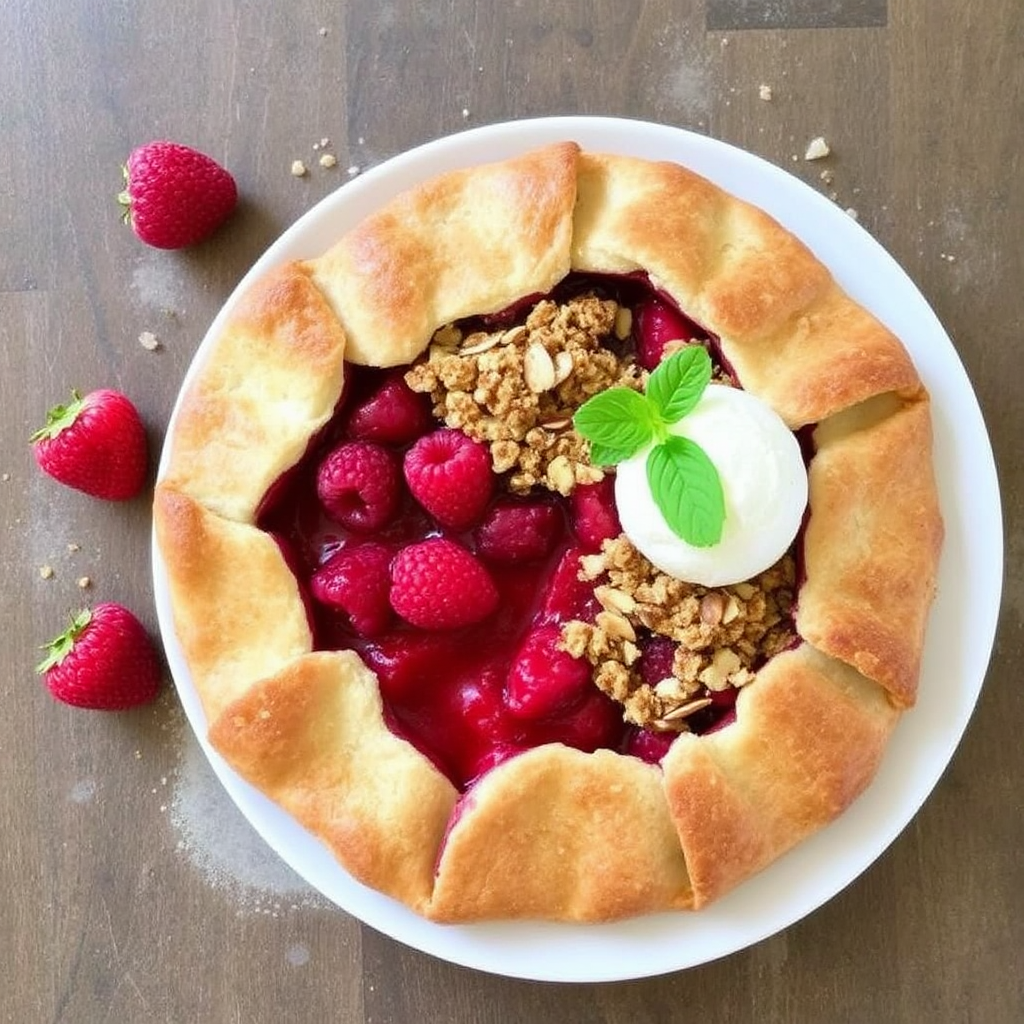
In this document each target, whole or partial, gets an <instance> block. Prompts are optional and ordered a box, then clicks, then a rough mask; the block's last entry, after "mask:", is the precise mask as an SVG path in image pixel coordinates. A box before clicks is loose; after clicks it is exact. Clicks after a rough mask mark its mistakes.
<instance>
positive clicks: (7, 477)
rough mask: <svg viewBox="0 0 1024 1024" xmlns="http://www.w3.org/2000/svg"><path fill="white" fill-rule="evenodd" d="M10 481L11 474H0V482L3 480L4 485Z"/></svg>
mask: <svg viewBox="0 0 1024 1024" xmlns="http://www.w3.org/2000/svg"><path fill="white" fill-rule="evenodd" d="M10 479H11V474H10V473H0V480H3V482H4V483H7V481H8V480H10Z"/></svg>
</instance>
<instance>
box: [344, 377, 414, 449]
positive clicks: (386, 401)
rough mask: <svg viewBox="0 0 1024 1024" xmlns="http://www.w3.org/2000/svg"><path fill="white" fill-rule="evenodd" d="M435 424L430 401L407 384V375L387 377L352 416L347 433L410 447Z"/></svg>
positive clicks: (362, 438)
mask: <svg viewBox="0 0 1024 1024" xmlns="http://www.w3.org/2000/svg"><path fill="white" fill-rule="evenodd" d="M433 422H434V418H433V416H432V415H431V412H430V399H429V398H428V397H427V396H426V395H420V394H417V393H416V392H415V391H413V390H412V388H410V387H409V385H408V384H406V383H405V371H404V370H398V371H394V372H392V373H390V374H388V375H387V376H386V377H385V378H384V380H383V381H382V382H381V383H380V385H379V386H378V387H377V388H375V389H374V391H372V392H371V393H370V395H369V396H368V397H367V398H365V399H363V400H362V401H361V402H360V403H359V404H358V405H356V406H354V407H353V409H352V411H351V413H349V419H348V426H347V433H348V436H349V437H352V438H356V439H358V440H360V441H376V442H377V443H378V444H395V445H401V444H409V443H410V442H412V441H415V440H416V438H418V437H422V436H423V434H425V433H426V432H427V431H428V430H429V429H430V426H431V424H432V423H433Z"/></svg>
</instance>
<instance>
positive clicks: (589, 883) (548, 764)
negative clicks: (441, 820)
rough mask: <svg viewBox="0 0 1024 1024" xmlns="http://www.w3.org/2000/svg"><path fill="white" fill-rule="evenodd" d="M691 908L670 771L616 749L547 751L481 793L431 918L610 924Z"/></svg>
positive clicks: (453, 836)
mask: <svg viewBox="0 0 1024 1024" xmlns="http://www.w3.org/2000/svg"><path fill="white" fill-rule="evenodd" d="M689 904H690V887H689V882H688V879H687V874H686V866H685V864H684V862H683V857H682V854H681V852H680V849H679V843H678V842H677V840H676V836H675V829H674V827H673V825H672V820H671V818H670V817H669V814H668V806H667V804H666V802H665V798H664V795H663V792H662V785H661V772H660V771H659V770H658V769H657V768H655V767H653V766H651V765H647V764H644V763H642V762H641V761H638V760H636V759H635V758H631V757H620V756H619V755H618V754H614V753H612V752H611V751H610V750H599V751H596V752H595V753H593V754H583V753H581V752H580V751H578V750H571V749H570V748H568V747H563V746H561V745H550V746H545V747H538V748H536V749H534V750H531V751H529V752H528V753H526V754H522V755H520V756H518V757H515V758H513V759H512V760H511V761H506V762H505V763H504V764H503V765H501V766H500V767H498V768H496V769H494V770H493V771H492V772H490V773H489V774H488V775H486V776H484V778H483V779H482V780H481V781H480V782H479V783H478V784H477V785H476V786H475V787H474V789H473V790H472V791H471V792H470V794H469V796H468V797H467V798H466V805H465V806H464V807H462V808H461V814H460V816H459V817H458V819H457V821H456V823H455V824H454V826H453V827H452V829H451V832H450V833H449V835H448V838H447V841H446V843H445V845H444V849H443V851H442V854H441V859H440V862H439V864H438V874H437V884H436V886H435V889H434V898H433V901H432V903H431V905H430V910H429V912H430V916H431V917H433V918H434V919H436V920H439V921H471V920H481V919H488V918H495V917H509V918H523V917H527V918H551V919H556V920H567V921H606V920H614V919H616V918H621V917H627V916H633V915H636V914H643V913H647V912H650V911H654V910H665V909H669V908H682V907H686V906H688V905H689Z"/></svg>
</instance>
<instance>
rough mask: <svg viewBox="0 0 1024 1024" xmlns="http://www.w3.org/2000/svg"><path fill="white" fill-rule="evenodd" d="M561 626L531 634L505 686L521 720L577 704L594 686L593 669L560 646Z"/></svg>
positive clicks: (520, 649) (514, 662)
mask: <svg viewBox="0 0 1024 1024" xmlns="http://www.w3.org/2000/svg"><path fill="white" fill-rule="evenodd" d="M561 637H562V631H561V629H560V628H559V627H558V626H555V625H547V626H539V627H537V628H536V629H533V630H532V631H531V632H530V633H528V634H527V636H526V639H525V640H524V641H523V643H522V646H521V647H520V648H519V651H518V652H517V653H516V656H515V659H514V660H513V662H512V667H511V668H510V669H509V673H508V679H507V680H506V682H505V702H506V704H508V709H509V711H511V712H512V714H513V715H515V716H516V717H517V718H545V717H546V716H548V715H553V714H557V713H558V712H560V711H564V710H565V709H566V708H568V707H570V706H571V705H572V704H574V703H576V702H577V701H578V700H579V699H580V697H582V696H583V694H585V693H586V692H587V690H588V688H589V687H590V685H591V682H590V679H591V668H590V664H589V662H587V661H584V660H583V659H582V658H574V657H573V656H572V655H571V654H569V653H567V652H566V651H563V650H562V649H561V647H560V646H559V642H560V640H561Z"/></svg>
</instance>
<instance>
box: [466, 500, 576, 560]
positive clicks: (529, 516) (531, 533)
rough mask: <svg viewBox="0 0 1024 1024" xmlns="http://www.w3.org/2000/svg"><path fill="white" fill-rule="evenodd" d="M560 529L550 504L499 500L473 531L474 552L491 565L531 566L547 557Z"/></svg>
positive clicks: (559, 515) (558, 513) (557, 514)
mask: <svg viewBox="0 0 1024 1024" xmlns="http://www.w3.org/2000/svg"><path fill="white" fill-rule="evenodd" d="M562 529H563V519H562V513H561V511H560V510H559V509H558V507H557V506H556V505H555V504H554V503H553V502H550V501H543V500H540V501H512V500H510V499H506V500H504V501H502V500H499V501H497V502H496V503H495V504H494V505H492V506H491V508H490V509H489V510H488V511H487V514H486V515H485V516H484V520H483V522H482V523H481V524H480V525H479V526H478V527H477V529H476V532H475V539H476V549H477V552H478V553H479V554H481V555H482V556H483V557H484V558H489V559H491V560H492V561H494V562H535V561H537V560H538V559H541V558H544V557H545V556H547V555H549V554H550V553H551V551H552V550H553V549H554V546H555V544H557V543H558V539H559V536H560V535H561V533H562Z"/></svg>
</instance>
